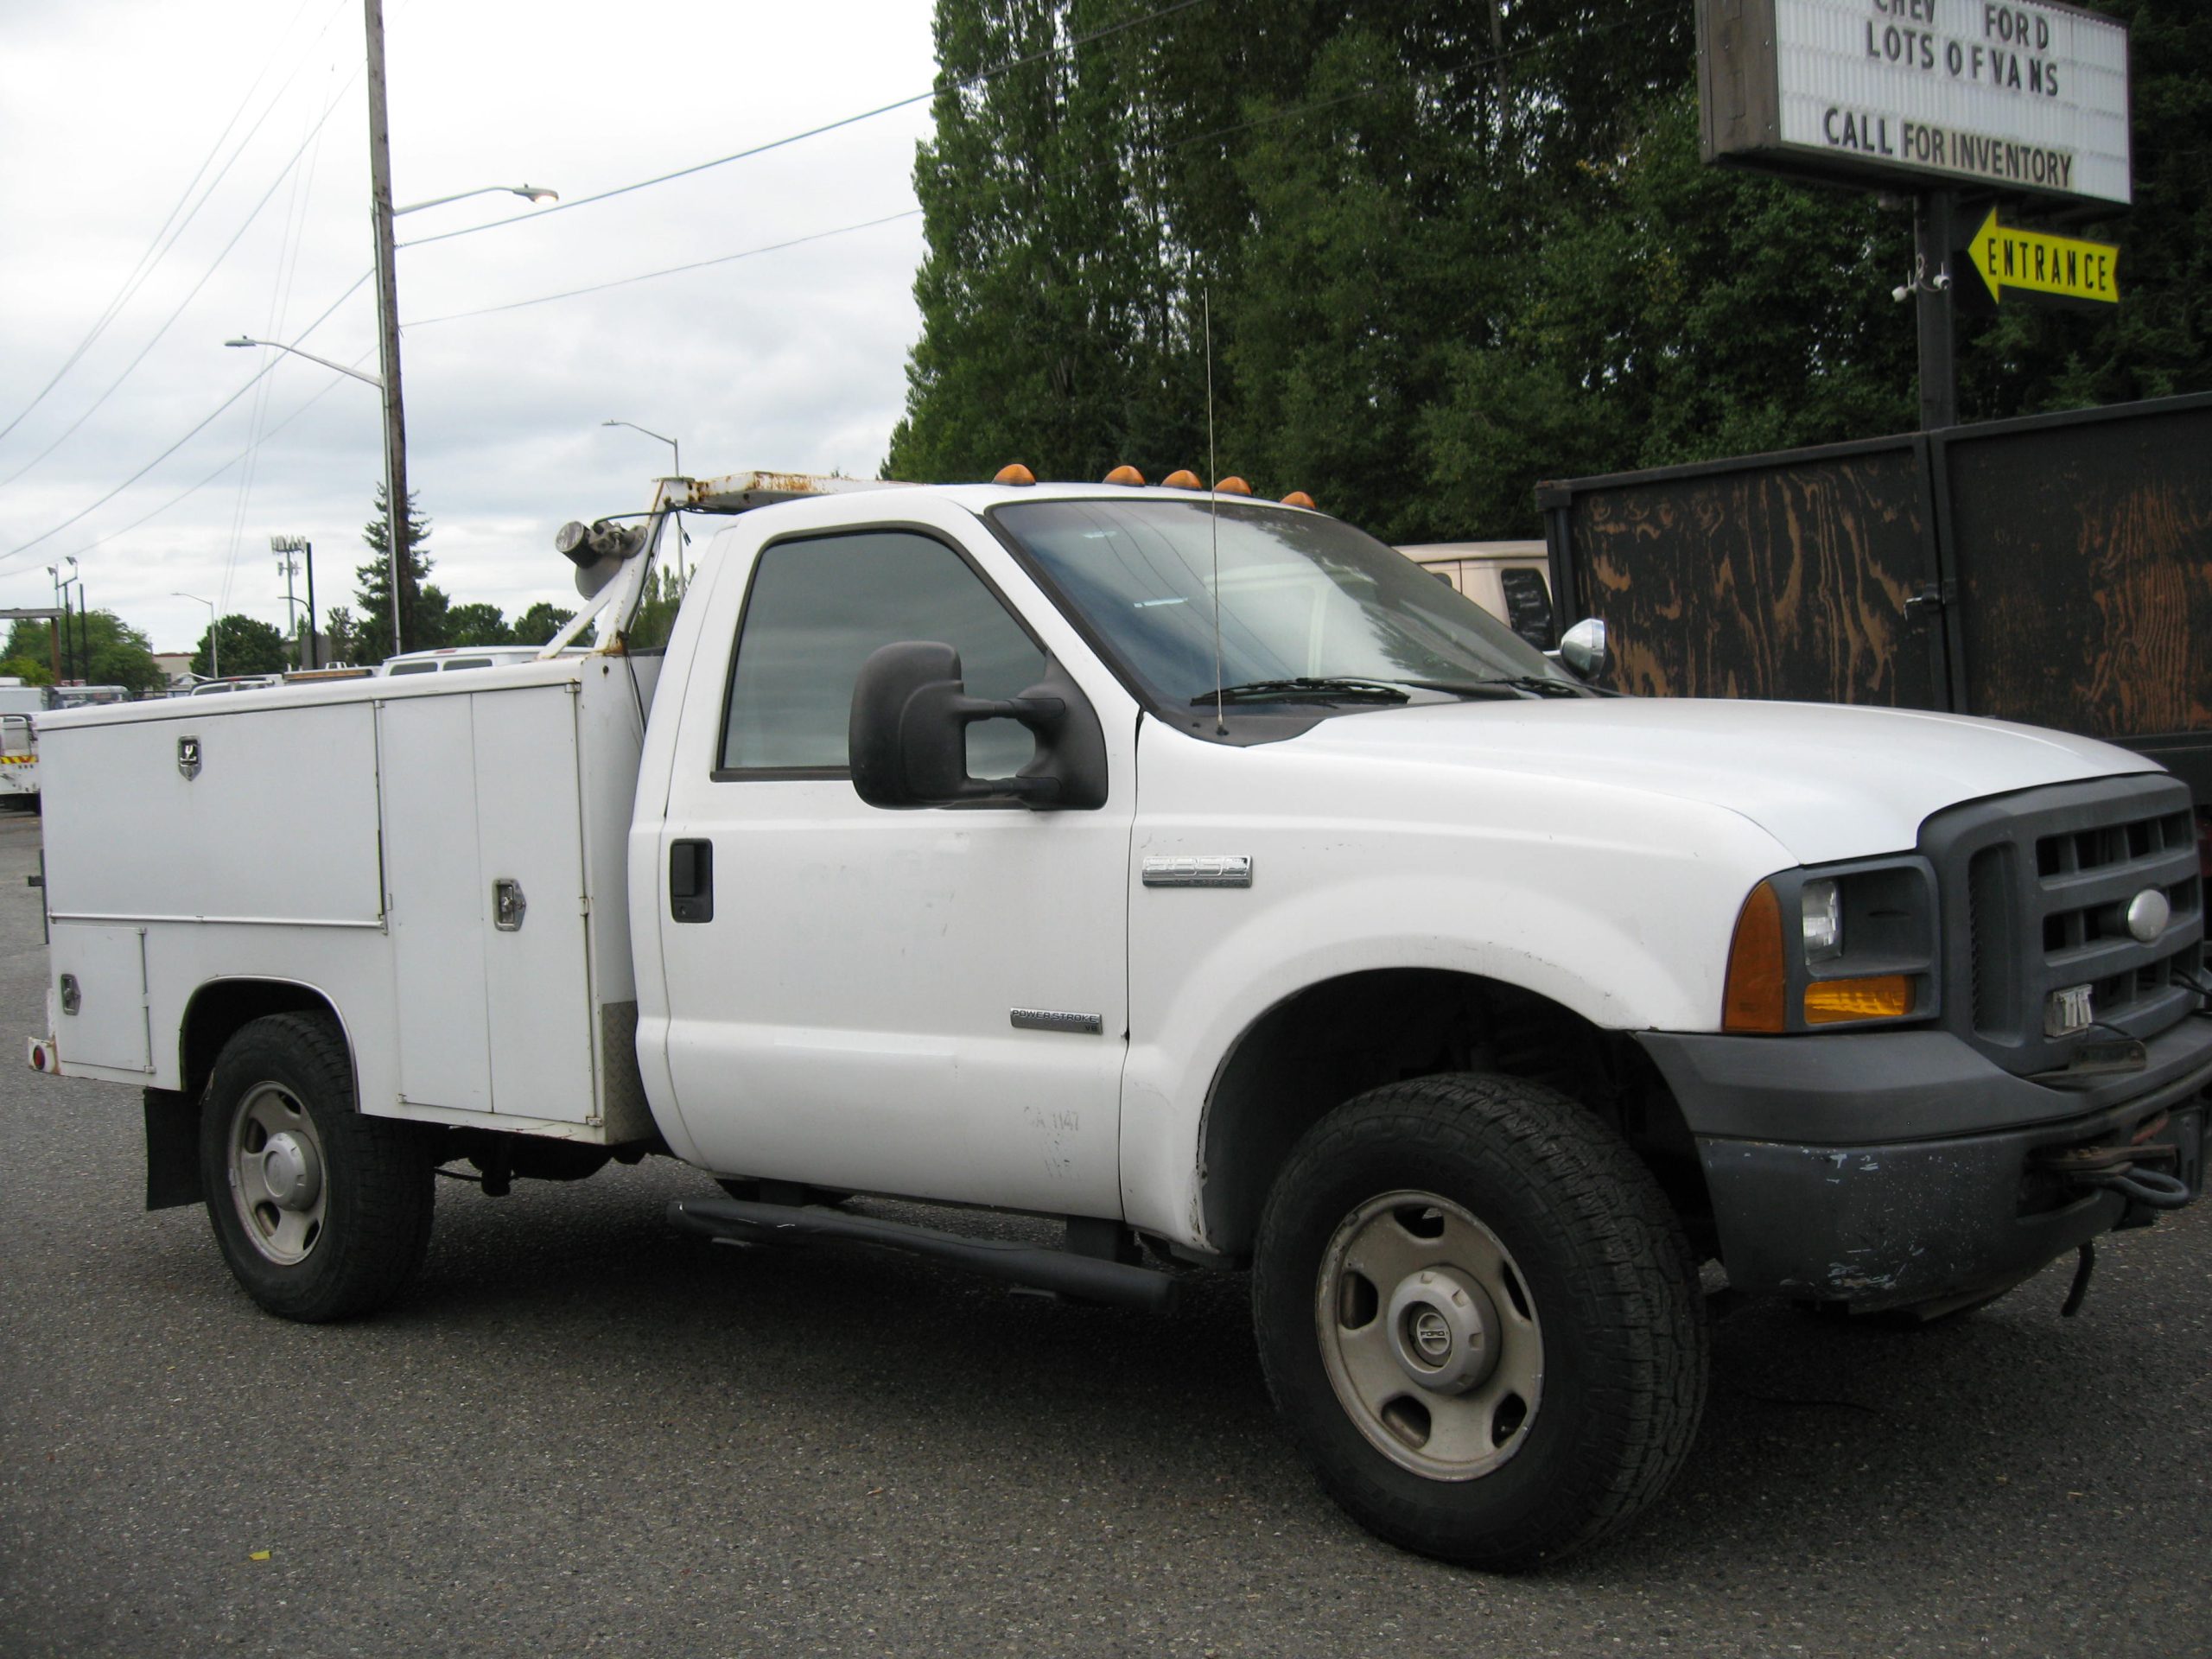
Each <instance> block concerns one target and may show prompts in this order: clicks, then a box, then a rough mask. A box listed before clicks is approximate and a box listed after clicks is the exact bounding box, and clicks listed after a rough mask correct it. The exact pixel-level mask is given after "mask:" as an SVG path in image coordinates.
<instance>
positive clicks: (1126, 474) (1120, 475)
mask: <svg viewBox="0 0 2212 1659" xmlns="http://www.w3.org/2000/svg"><path fill="white" fill-rule="evenodd" d="M1106 481H1107V482H1108V483H1109V484H1141V483H1143V482H1144V474H1142V473H1141V472H1139V471H1137V469H1136V468H1135V467H1132V466H1130V465H1128V463H1127V462H1126V461H1125V462H1123V463H1122V465H1121V466H1119V467H1116V468H1115V469H1114V470H1113V471H1112V472H1110V473H1109V474H1106Z"/></svg>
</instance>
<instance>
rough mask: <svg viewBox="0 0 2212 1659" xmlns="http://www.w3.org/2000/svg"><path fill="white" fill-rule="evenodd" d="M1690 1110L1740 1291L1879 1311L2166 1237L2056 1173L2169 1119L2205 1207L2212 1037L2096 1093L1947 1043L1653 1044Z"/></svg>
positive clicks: (1842, 1039)
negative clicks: (2127, 1234) (2063, 1162)
mask: <svg viewBox="0 0 2212 1659" xmlns="http://www.w3.org/2000/svg"><path fill="white" fill-rule="evenodd" d="M1640 1040H1641V1041H1642V1043H1643V1046H1644V1048H1645V1049H1646V1051H1647V1052H1649V1053H1650V1055H1651V1057H1652V1059H1653V1060H1654V1061H1655V1062H1656V1064H1657V1065H1658V1067H1659V1070H1660V1071H1661V1073H1662V1075H1663V1076H1664V1077H1666V1079H1667V1082H1668V1084H1669V1087H1670V1088H1671V1089H1672V1090H1673V1091H1674V1093H1675V1098H1676V1100H1677V1101H1678V1102H1679V1103H1680V1104H1681V1109H1682V1113H1683V1116H1684V1118H1685V1119H1686V1120H1687V1122H1688V1125H1689V1128H1690V1131H1691V1133H1692V1134H1693V1135H1694V1136H1695V1138H1696V1141H1697V1148H1698V1155H1699V1159H1700V1162H1701V1163H1702V1165H1703V1166H1704V1171H1705V1179H1706V1185H1707V1190H1708V1191H1709V1192H1710V1194H1711V1197H1712V1200H1713V1216H1714V1221H1715V1224H1716V1225H1717V1227H1718V1229H1719V1237H1720V1249H1721V1258H1722V1261H1723V1262H1724V1263H1725V1264H1726V1267H1727V1269H1728V1276H1729V1281H1730V1283H1731V1284H1732V1285H1733V1286H1734V1287H1737V1288H1738V1289H1741V1290H1745V1291H1748V1292H1752V1293H1780V1294H1787V1295H1790V1296H1798V1297H1805V1298H1808V1299H1812V1300H1827V1301H1842V1302H1849V1303H1853V1304H1855V1305H1858V1306H1867V1307H1878V1306H1895V1305H1901V1304H1905V1303H1911V1302H1924V1301H1931V1300H1939V1299H1942V1298H1945V1297H1948V1296H1953V1295H1959V1294H1971V1293H1972V1292H1974V1291H1975V1290H1978V1289H1983V1288H1989V1287H1996V1286H1999V1285H2002V1284H2005V1283H2008V1282H2010V1281H2014V1280H2017V1279H2019V1278H2022V1277H2024V1276H2025V1275H2026V1274H2031V1273H2033V1272H2035V1271H2036V1270H2037V1268H2041V1267H2042V1266H2044V1264H2045V1263H2046V1262H2050V1261H2052V1260H2054V1259H2056V1257H2058V1256H2060V1255H2064V1254H2065V1253H2066V1252H2067V1251H2068V1250H2069V1249H2073V1248H2074V1247H2075V1246H2076V1245H2078V1244H2080V1243H2082V1242H2083V1241H2085V1240H2087V1239H2090V1238H2094V1237H2095V1236H2097V1235H2098V1234H2100V1233H2103V1232H2108V1231H2110V1230H2112V1229H2113V1228H2114V1227H2116V1226H2120V1225H2122V1224H2133V1223H2139V1222H2143V1221H2147V1220H2148V1219H2150V1218H2151V1217H2150V1212H2148V1211H2143V1210H2142V1209H2141V1207H2140V1206H2139V1205H2131V1204H2130V1202H2129V1201H2128V1200H2127V1199H2126V1198H2124V1197H2122V1196H2121V1195H2120V1194H2119V1193H2117V1192H2111V1191H2108V1190H2101V1189H2095V1188H2090V1187H2085V1186H2082V1185H2077V1184H2071V1183H2069V1182H2068V1181H2066V1180H2063V1179H2058V1178H2056V1177H2054V1176H2052V1175H2050V1174H2047V1173H2044V1160H2047V1159H2048V1158H2049V1156H2050V1154H2052V1153H2055V1152H2057V1151H2059V1150H2062V1149H2064V1148H2068V1147H2082V1146H2088V1145H2092V1144H2103V1143H2109V1142H2113V1141H2127V1140H2129V1139H2132V1138H2133V1135H2134V1133H2135V1131H2136V1130H2138V1129H2139V1128H2141V1127H2142V1126H2143V1125H2144V1124H2145V1123H2146V1122H2149V1121H2150V1120H2152V1119H2154V1118H2156V1117H2157V1116H2158V1114H2160V1113H2161V1112H2166V1113H2170V1114H2171V1118H2172V1122H2171V1126H2170V1127H2169V1128H2167V1129H2166V1130H2164V1131H2162V1132H2161V1133H2160V1135H2158V1141H2160V1142H2162V1143H2164V1144H2170V1145H2174V1146H2177V1147H2178V1149H2179V1159H2178V1163H2179V1169H2178V1173H2180V1174H2181V1175H2182V1177H2183V1179H2184V1180H2185V1181H2186V1182H2187V1183H2188V1185H2189V1186H2190V1191H2191V1192H2201V1191H2202V1184H2203V1165H2204V1156H2203V1143H2204V1127H2203V1126H2204V1117H2205V1109H2206V1105H2205V1101H2204V1098H2203V1090H2204V1089H2205V1087H2206V1085H2207V1084H2208V1083H2212V1020H2206V1019H2202V1018H2196V1019H2190V1020H2185V1021H2183V1023H2182V1024H2181V1025H2180V1026H2177V1027H2175V1028H2174V1029H2172V1030H2171V1031H2169V1032H2166V1033H2162V1034H2161V1035H2160V1036H2159V1037H2158V1038H2156V1039H2153V1040H2152V1043H2151V1044H2150V1063H2149V1065H2147V1066H2146V1067H2145V1069H2144V1070H2143V1071H2138V1072H2133V1073H2127V1074H2123V1075H2121V1076H2119V1077H2112V1078H2107V1079H2106V1080H2105V1081H2104V1082H2103V1083H2101V1084H2100V1085H2099V1086H2097V1087H2095V1088H2094V1089H2084V1090H2058V1089H2051V1088H2047V1087H2045V1086H2044V1085H2042V1084H2033V1083H2029V1082H2027V1081H2025V1080H2024V1079H2023V1078H2020V1077H2014V1076H2012V1074H2011V1073H2009V1072H2006V1071H2003V1070H2002V1069H2000V1068H1999V1067H1998V1066H1995V1065H1992V1064H1991V1063H1990V1062H1989V1061H1987V1060H1986V1059H1984V1058H1982V1057H1981V1056H1980V1055H1979V1054H1977V1053H1975V1052H1974V1051H1973V1050H1972V1049H1970V1048H1969V1047H1967V1046H1966V1045H1965V1044H1963V1043H1961V1042H1960V1041H1958V1039H1955V1038H1954V1037H1951V1036H1949V1035H1948V1034H1947V1033H1942V1032H1925V1031H1918V1032H1868V1033H1859V1034H1856V1035H1851V1036H1842V1035H1827V1036H1805V1037H1785V1038H1747V1037H1718V1036H1706V1035H1683V1034H1675V1033H1644V1034H1643V1036H1642V1037H1641V1038H1640Z"/></svg>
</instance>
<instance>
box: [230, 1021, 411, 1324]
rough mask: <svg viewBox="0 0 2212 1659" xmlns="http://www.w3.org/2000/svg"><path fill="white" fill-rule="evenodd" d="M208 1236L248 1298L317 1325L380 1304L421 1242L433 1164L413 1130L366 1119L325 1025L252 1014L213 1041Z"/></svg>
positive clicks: (331, 1029) (342, 1049)
mask: <svg viewBox="0 0 2212 1659" xmlns="http://www.w3.org/2000/svg"><path fill="white" fill-rule="evenodd" d="M200 1174H201V1178H202V1180H203V1183H204V1185H205V1189H206V1192H207V1214H208V1218H209V1220H210V1221H211V1222H212V1223H213V1225H214V1229H215V1240H216V1243H218V1244H219V1246H220V1247H221V1249H222V1252H223V1257H224V1260H225V1261H226V1262H228V1263H229V1264H230V1269H231V1272H232V1275H233V1276H234V1277H235V1278H236V1279H237V1280H238V1283H239V1284H240V1285H241V1286H243V1287H245V1292H246V1294H248V1295H250V1296H251V1297H252V1298H253V1300H255V1301H257V1302H258V1303H260V1304H261V1306H263V1307H264V1308H266V1309H268V1311H269V1312H270V1313H276V1314H279V1315H281V1316H283V1318H285V1319H301V1320H307V1321H321V1320H325V1319H346V1318H348V1317H350V1316H352V1315H354V1314H359V1313H368V1312H370V1311H371V1310H372V1309H374V1308H377V1307H380V1306H383V1305H384V1304H385V1303H386V1302H389V1301H390V1300H391V1299H392V1298H393V1297H395V1296H397V1294H399V1293H400V1291H401V1290H403V1289H404V1287H406V1284H407V1282H408V1281H409V1280H410V1279H412V1278H413V1277H414V1275H415V1273H416V1269H417V1268H420V1267H421V1265H422V1262H423V1253H424V1250H425V1249H426V1248H427V1247H428V1245H429V1236H430V1208H431V1179H430V1161H429V1158H428V1157H427V1156H426V1155H425V1153H424V1149H423V1144H422V1141H421V1139H420V1137H419V1135H417V1133H416V1129H415V1128H414V1126H413V1125H411V1124H407V1123H401V1122H394V1121H392V1120H391V1119H386V1118H370V1117H363V1116H361V1115H360V1114H359V1112H358V1111H357V1110H355V1109H354V1101H353V1067H352V1065H351V1064H350V1062H349V1060H348V1058H347V1055H346V1045H345V1041H344V1039H343V1038H342V1037H341V1036H340V1033H339V1031H338V1027H337V1026H336V1024H335V1023H334V1022H333V1021H332V1020H329V1019H327V1018H324V1017H321V1016H317V1015H313V1014H273V1015H270V1017H268V1018H266V1019H262V1020H254V1021H253V1022H252V1023H251V1025H248V1026H245V1027H242V1028H241V1029H240V1030H239V1031H238V1033H237V1035H235V1036H233V1037H232V1039H231V1040H230V1041H229V1042H228V1043H227V1044H226V1045H225V1046H224V1048H223V1052H222V1053H221V1055H220V1056H219V1057H218V1058H217V1059H216V1062H215V1069H214V1072H213V1076H212V1077H210V1078H209V1080H208V1084H207V1096H206V1099H205V1101H204V1102H203V1103H202V1105H201V1107H200Z"/></svg>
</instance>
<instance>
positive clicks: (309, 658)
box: [269, 536, 322, 668]
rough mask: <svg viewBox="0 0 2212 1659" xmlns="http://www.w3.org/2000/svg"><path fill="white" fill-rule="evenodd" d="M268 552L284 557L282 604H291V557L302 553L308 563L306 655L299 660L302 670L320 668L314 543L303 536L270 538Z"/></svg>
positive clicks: (320, 653)
mask: <svg viewBox="0 0 2212 1659" xmlns="http://www.w3.org/2000/svg"><path fill="white" fill-rule="evenodd" d="M269 550H270V552H272V553H282V554H283V556H284V603H285V604H286V605H289V604H291V602H292V555H293V554H295V553H304V554H305V555H307V561H308V637H307V647H306V652H307V654H306V656H305V657H303V658H301V659H300V666H301V667H302V668H321V666H322V650H321V647H320V646H319V645H316V644H315V543H313V542H310V541H309V540H308V538H307V537H304V536H271V537H270V538H269Z"/></svg>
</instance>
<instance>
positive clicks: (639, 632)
mask: <svg viewBox="0 0 2212 1659" xmlns="http://www.w3.org/2000/svg"><path fill="white" fill-rule="evenodd" d="M697 570H698V567H697V566H696V565H686V566H684V567H683V568H682V569H677V568H676V567H674V566H671V565H666V564H656V565H655V566H654V567H653V569H652V575H648V576H647V577H646V578H645V596H644V598H643V600H642V601H640V602H639V606H638V613H637V615H636V616H635V617H633V618H632V620H631V623H630V631H629V633H628V635H627V636H626V637H627V638H628V639H629V642H630V644H631V645H632V647H633V648H635V649H637V650H640V651H651V650H655V649H658V647H660V646H662V645H666V644H667V643H668V634H669V630H670V629H671V628H673V627H674V626H676V612H677V607H679V606H681V605H682V604H683V590H684V589H685V588H689V587H690V585H691V578H692V576H693V575H696V573H697ZM548 637H549V638H550V635H549V636H548Z"/></svg>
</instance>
